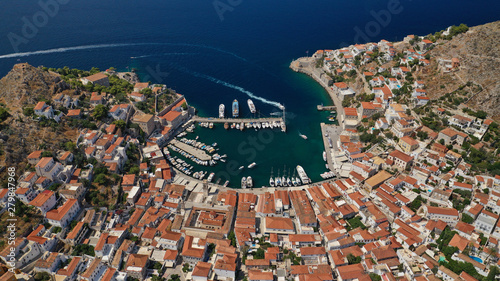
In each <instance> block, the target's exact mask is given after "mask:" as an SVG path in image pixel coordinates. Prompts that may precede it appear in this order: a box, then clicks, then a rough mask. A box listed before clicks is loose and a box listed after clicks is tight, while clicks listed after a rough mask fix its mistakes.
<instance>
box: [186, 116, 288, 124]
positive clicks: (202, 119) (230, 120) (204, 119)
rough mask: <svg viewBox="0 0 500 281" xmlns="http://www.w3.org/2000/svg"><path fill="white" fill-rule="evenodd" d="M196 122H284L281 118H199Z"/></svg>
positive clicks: (194, 118)
mask: <svg viewBox="0 0 500 281" xmlns="http://www.w3.org/2000/svg"><path fill="white" fill-rule="evenodd" d="M192 120H193V121H194V122H208V123H226V122H227V123H242V122H243V123H256V122H260V123H262V122H284V121H283V118H281V117H265V118H213V117H199V116H195V117H193V118H192Z"/></svg>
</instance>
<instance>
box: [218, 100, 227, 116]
mask: <svg viewBox="0 0 500 281" xmlns="http://www.w3.org/2000/svg"><path fill="white" fill-rule="evenodd" d="M225 110H226V106H225V105H224V104H223V103H221V104H220V105H219V118H224V115H225V112H224V111H225Z"/></svg>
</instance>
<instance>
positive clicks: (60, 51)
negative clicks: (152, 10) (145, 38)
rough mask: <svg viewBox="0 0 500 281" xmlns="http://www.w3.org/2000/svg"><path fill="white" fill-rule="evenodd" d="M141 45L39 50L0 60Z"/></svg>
mask: <svg viewBox="0 0 500 281" xmlns="http://www.w3.org/2000/svg"><path fill="white" fill-rule="evenodd" d="M135 45H141V44H99V45H86V46H76V47H66V48H55V49H48V50H40V51H33V52H23V53H12V54H7V55H1V56H0V59H8V58H20V57H28V56H34V55H45V54H54V53H64V52H70V51H80V50H92V49H101V48H115V47H126V46H135Z"/></svg>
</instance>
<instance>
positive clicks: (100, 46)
mask: <svg viewBox="0 0 500 281" xmlns="http://www.w3.org/2000/svg"><path fill="white" fill-rule="evenodd" d="M161 45H163V46H184V47H195V48H203V49H209V50H213V51H216V52H219V53H224V54H227V55H230V56H233V57H235V58H237V59H239V60H241V61H244V62H248V60H247V59H245V58H243V57H240V56H238V55H237V54H235V53H232V52H229V51H226V50H223V49H220V48H217V47H212V46H207V45H200V44H190V43H126V44H95V45H83V46H74V47H63V48H54V49H47V50H39V51H32V52H22V53H11V54H5V55H0V59H8V58H20V57H28V56H34V55H46V54H54V53H64V52H70V51H81V50H92V49H103V48H117V47H130V46H161ZM172 54H173V53H172ZM178 54H181V53H178ZM155 55H157V54H152V55H147V56H155ZM141 57H146V56H141ZM134 58H140V57H134Z"/></svg>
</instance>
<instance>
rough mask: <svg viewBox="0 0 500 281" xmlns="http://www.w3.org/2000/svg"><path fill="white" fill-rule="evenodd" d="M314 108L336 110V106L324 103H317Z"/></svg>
mask: <svg viewBox="0 0 500 281" xmlns="http://www.w3.org/2000/svg"><path fill="white" fill-rule="evenodd" d="M316 108H317V109H318V111H323V110H324V111H332V110H334V111H337V107H335V106H334V105H331V106H324V105H318V106H316Z"/></svg>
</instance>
